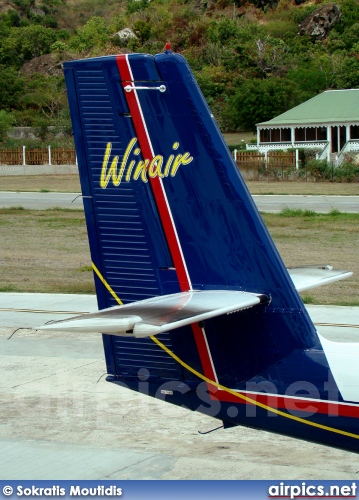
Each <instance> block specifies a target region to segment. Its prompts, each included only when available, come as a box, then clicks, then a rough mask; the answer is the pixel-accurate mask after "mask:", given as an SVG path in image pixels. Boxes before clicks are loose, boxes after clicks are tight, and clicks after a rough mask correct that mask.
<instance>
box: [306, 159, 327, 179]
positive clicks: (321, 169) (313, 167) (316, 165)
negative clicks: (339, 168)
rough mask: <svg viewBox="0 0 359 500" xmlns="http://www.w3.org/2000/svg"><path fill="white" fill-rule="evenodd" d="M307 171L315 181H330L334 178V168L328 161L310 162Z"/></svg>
mask: <svg viewBox="0 0 359 500" xmlns="http://www.w3.org/2000/svg"><path fill="white" fill-rule="evenodd" d="M307 169H308V173H309V175H310V176H311V177H313V178H314V179H315V180H329V179H331V177H332V167H331V166H330V165H329V163H328V162H327V161H326V160H310V161H308V163H307Z"/></svg>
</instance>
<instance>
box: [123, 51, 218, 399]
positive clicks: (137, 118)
mask: <svg viewBox="0 0 359 500" xmlns="http://www.w3.org/2000/svg"><path fill="white" fill-rule="evenodd" d="M116 62H117V67H118V70H119V73H120V78H121V84H122V87H123V88H125V87H126V86H127V85H131V86H133V87H134V83H133V82H134V78H133V75H132V71H131V67H130V63H129V60H128V56H127V55H125V54H121V55H118V56H116ZM124 94H125V97H126V101H127V104H128V107H129V110H130V113H131V116H132V120H133V124H134V127H135V131H136V135H137V139H138V142H139V145H140V148H141V151H142V154H143V157H144V158H148V159H149V160H152V159H153V158H154V156H155V154H154V151H153V147H152V144H151V140H150V137H149V134H148V130H147V127H146V122H145V119H144V116H143V113H142V109H141V105H140V103H139V100H138V96H137V92H136V90H135V89H134V88H133V89H132V90H131V92H126V90H124ZM150 184H151V187H152V191H153V195H154V197H155V200H156V204H157V208H158V212H159V215H160V218H161V222H162V225H163V229H164V232H165V235H166V239H167V243H168V246H169V249H170V253H171V257H172V260H173V264H174V266H175V269H176V273H177V278H178V281H179V285H180V289H181V291H182V292H186V291H188V290H191V289H192V284H191V281H190V277H189V274H188V270H187V266H186V262H185V259H184V256H183V253H182V248H181V244H180V241H179V238H178V235H177V231H176V227H175V224H174V221H173V217H172V213H171V209H170V207H169V204H168V200H167V196H166V192H165V189H164V186H163V183H162V180H161V178H159V177H150ZM192 331H193V334H194V338H195V341H196V345H197V349H198V352H199V356H200V359H201V363H202V368H203V372H204V374H205V376H206V377H208V378H209V379H211V380H215V379H216V376H215V373H214V371H213V366H212V362H211V357H210V354H209V352H208V349H207V345H206V341H205V338H204V334H203V332H202V330H201V328H200V327H199V326H198V325H197V323H195V324H193V325H192ZM208 389H209V390H210V391H211V392H213V387H212V386H210V385H208Z"/></svg>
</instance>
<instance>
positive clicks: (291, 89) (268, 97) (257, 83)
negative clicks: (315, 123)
mask: <svg viewBox="0 0 359 500" xmlns="http://www.w3.org/2000/svg"><path fill="white" fill-rule="evenodd" d="M296 90H297V89H296V88H295V86H294V85H293V83H292V82H288V81H286V80H284V79H281V78H272V79H268V80H259V79H252V80H247V81H245V82H244V83H243V84H242V85H241V86H240V88H239V90H238V91H237V93H236V94H235V95H234V96H233V97H231V98H230V99H229V103H228V106H227V107H226V112H225V114H226V117H227V119H228V120H229V121H230V123H231V125H232V127H233V128H242V129H243V130H253V131H255V130H256V124H257V123H260V122H263V121H267V120H270V119H272V118H274V117H275V116H277V115H279V114H281V113H284V112H285V111H287V110H288V109H290V108H292V107H293V106H295V105H297V104H299V103H298V102H297V97H296Z"/></svg>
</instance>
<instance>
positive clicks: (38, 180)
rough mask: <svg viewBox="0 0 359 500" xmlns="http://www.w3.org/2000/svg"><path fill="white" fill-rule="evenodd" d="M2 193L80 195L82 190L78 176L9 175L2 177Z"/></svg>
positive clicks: (0, 182)
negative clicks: (29, 192)
mask: <svg viewBox="0 0 359 500" xmlns="http://www.w3.org/2000/svg"><path fill="white" fill-rule="evenodd" d="M0 191H20V192H24V191H34V192H40V193H49V192H58V193H80V192H81V188H80V180H79V177H78V175H76V174H56V175H19V176H17V175H9V176H1V177H0Z"/></svg>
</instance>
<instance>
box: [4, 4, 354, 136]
mask: <svg viewBox="0 0 359 500" xmlns="http://www.w3.org/2000/svg"><path fill="white" fill-rule="evenodd" d="M295 1H296V2H297V3H300V5H297V4H296V3H295ZM295 1H294V0H293V1H292V0H279V2H278V3H277V2H276V1H275V0H269V2H270V3H267V2H268V0H251V1H248V2H242V1H241V0H236V1H235V2H234V3H233V1H232V0H231V1H229V0H217V1H213V0H207V1H206V0H151V1H149V0H12V1H11V2H6V1H5V2H3V3H2V5H1V7H0V35H1V36H0V140H5V131H6V129H7V128H8V127H9V126H11V125H17V126H34V127H37V130H38V135H39V136H40V137H42V138H45V137H46V134H47V133H48V126H49V125H53V126H55V127H65V129H66V130H70V121H69V112H68V107H67V98H66V91H65V86H64V80H63V76H62V72H61V66H60V63H61V62H62V61H64V60H66V59H73V58H79V57H91V56H95V55H104V54H111V53H119V52H123V51H127V52H130V51H133V52H146V53H151V54H155V53H158V52H161V51H162V50H163V48H164V45H165V43H166V42H167V41H170V42H171V44H172V49H173V50H174V51H176V52H180V53H181V54H183V55H184V56H185V57H186V58H187V60H188V62H189V64H190V66H191V67H192V70H193V71H194V73H195V75H196V78H197V80H198V83H199V85H200V86H201V89H202V91H203V93H204V95H205V97H206V99H207V101H208V103H209V105H210V107H211V109H212V111H213V113H214V115H215V117H216V119H217V121H218V123H219V125H220V127H221V129H222V131H234V130H248V131H249V130H253V129H254V128H255V123H258V122H260V121H264V120H268V119H270V118H272V117H274V116H276V115H277V114H279V113H281V112H284V111H286V110H287V109H290V108H291V107H293V106H295V105H297V104H299V103H301V102H303V101H305V100H307V99H309V98H310V97H312V96H314V95H316V94H318V93H320V92H322V91H324V90H326V89H347V88H358V87H359V0H339V1H338V2H337V3H336V5H337V6H338V8H339V10H340V12H341V19H340V21H339V22H337V23H336V24H335V25H333V26H332V27H331V29H330V32H329V33H328V34H327V35H326V37H325V38H323V39H321V40H315V39H314V38H313V37H311V36H310V35H309V34H304V35H299V34H298V25H299V24H300V23H301V22H302V21H303V20H304V19H305V18H306V17H307V16H308V15H310V14H311V13H312V12H313V11H315V10H316V9H318V7H320V6H321V5H325V3H321V2H318V3H315V2H314V3H313V2H309V1H307V2H304V3H301V2H302V0H295ZM124 28H130V29H131V30H132V31H133V33H134V34H135V35H136V37H132V38H130V39H129V40H128V41H122V40H121V38H120V37H119V36H117V35H116V33H117V32H119V31H120V30H122V29H124Z"/></svg>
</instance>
